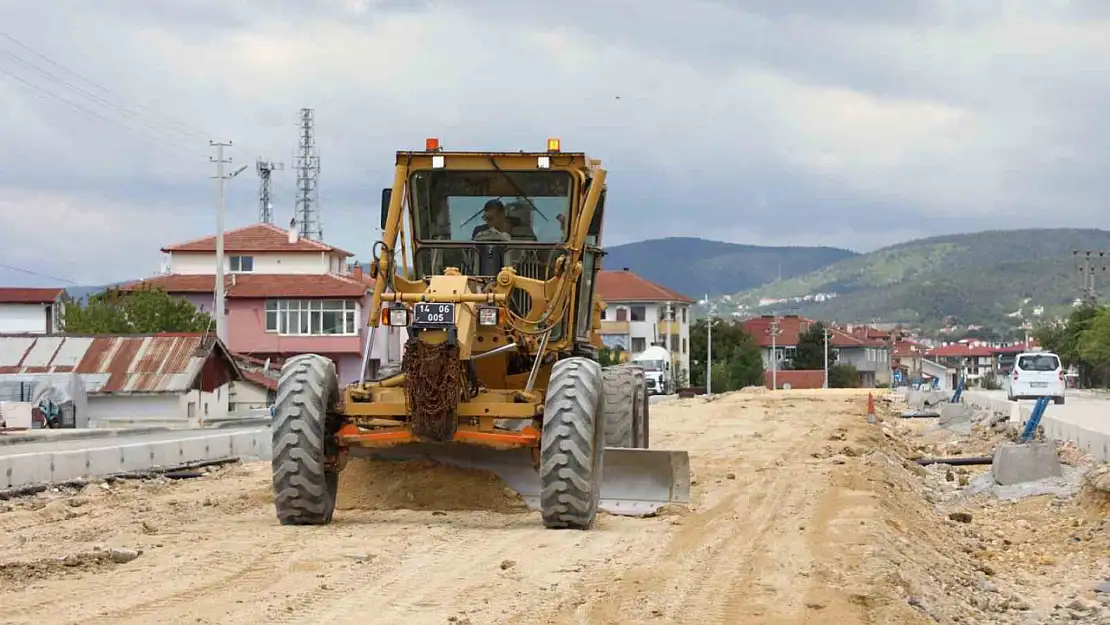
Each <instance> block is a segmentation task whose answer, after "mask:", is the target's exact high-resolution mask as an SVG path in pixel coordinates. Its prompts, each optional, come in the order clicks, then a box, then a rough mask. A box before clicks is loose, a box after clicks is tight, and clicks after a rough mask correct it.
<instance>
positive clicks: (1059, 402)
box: [1052, 395, 1064, 406]
mask: <svg viewBox="0 0 1110 625" xmlns="http://www.w3.org/2000/svg"><path fill="white" fill-rule="evenodd" d="M1052 399H1053V401H1055V402H1056V405H1057V406H1062V405H1064V396H1063V395H1061V396H1059V397H1053V398H1052Z"/></svg>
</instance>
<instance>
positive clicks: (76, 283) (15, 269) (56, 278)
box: [0, 263, 81, 286]
mask: <svg viewBox="0 0 1110 625" xmlns="http://www.w3.org/2000/svg"><path fill="white" fill-rule="evenodd" d="M0 268H2V269H10V270H11V271H18V272H20V273H25V274H27V275H31V276H35V277H37V278H46V279H47V280H55V281H57V282H66V283H69V284H74V285H77V286H81V283H80V282H77V281H75V280H69V279H67V278H59V277H58V276H50V275H47V274H45V273H39V272H37V271H31V270H30V269H24V268H23V267H16V266H15V265H8V264H5V263H0Z"/></svg>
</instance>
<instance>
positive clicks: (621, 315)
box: [617, 308, 628, 321]
mask: <svg viewBox="0 0 1110 625" xmlns="http://www.w3.org/2000/svg"><path fill="white" fill-rule="evenodd" d="M617 321H628V309H627V308H618V309H617Z"/></svg>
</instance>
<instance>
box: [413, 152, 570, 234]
mask: <svg viewBox="0 0 1110 625" xmlns="http://www.w3.org/2000/svg"><path fill="white" fill-rule="evenodd" d="M571 188H572V183H571V176H570V174H569V173H567V172H565V171H504V170H496V169H495V170H493V171H462V170H446V169H438V170H431V171H418V172H416V173H414V174H413V175H412V178H411V179H410V189H411V193H412V196H411V198H410V199H411V204H410V206H411V207H412V212H413V221H414V231H415V232H414V234H415V235H416V237H415V238H416V239H417V240H418V241H452V242H468V241H487V242H488V241H497V242H507V243H515V242H521V243H527V242H532V243H541V244H543V243H546V244H556V243H560V242H562V241H563V240H564V239H565V238H566V231H565V227H564V224H565V223H567V221H568V219H569V217H570V198H571Z"/></svg>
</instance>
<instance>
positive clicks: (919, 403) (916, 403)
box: [906, 391, 925, 410]
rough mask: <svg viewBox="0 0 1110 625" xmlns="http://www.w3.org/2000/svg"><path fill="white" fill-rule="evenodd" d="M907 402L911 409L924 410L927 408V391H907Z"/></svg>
mask: <svg viewBox="0 0 1110 625" xmlns="http://www.w3.org/2000/svg"><path fill="white" fill-rule="evenodd" d="M906 404H907V405H909V407H910V410H923V409H924V408H925V393H922V392H921V391H909V392H908V393H906Z"/></svg>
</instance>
